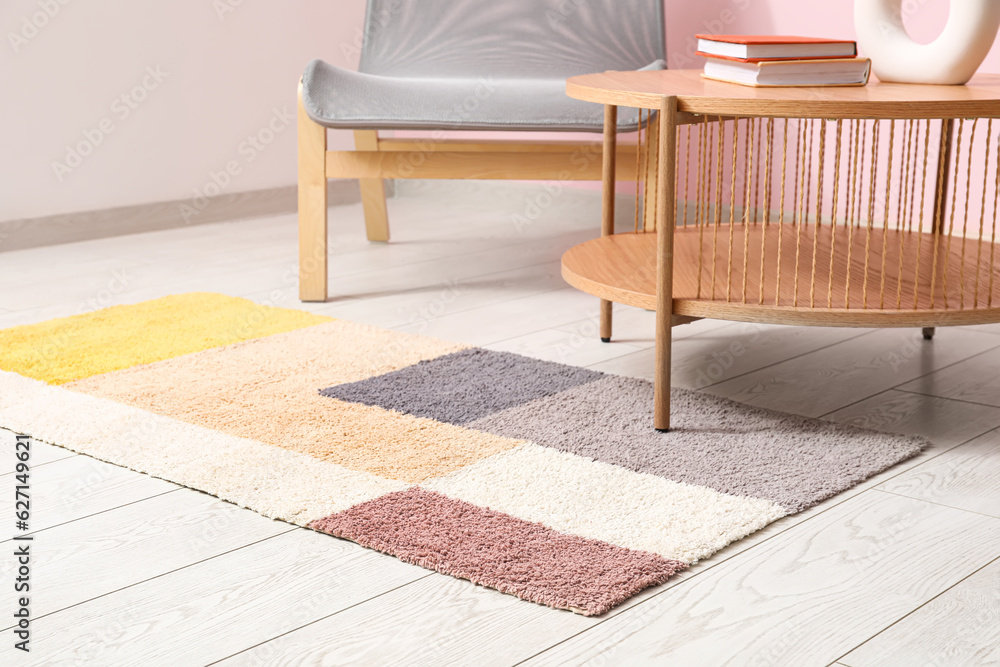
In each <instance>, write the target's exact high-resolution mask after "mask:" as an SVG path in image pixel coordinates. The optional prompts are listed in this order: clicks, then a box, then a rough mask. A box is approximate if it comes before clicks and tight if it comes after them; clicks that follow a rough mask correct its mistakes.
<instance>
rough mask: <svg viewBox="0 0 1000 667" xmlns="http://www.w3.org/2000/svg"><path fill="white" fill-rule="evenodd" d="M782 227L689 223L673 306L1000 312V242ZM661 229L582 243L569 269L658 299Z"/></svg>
mask: <svg viewBox="0 0 1000 667" xmlns="http://www.w3.org/2000/svg"><path fill="white" fill-rule="evenodd" d="M778 232H779V230H775V229H774V227H773V226H772V228H771V230H770V231H769V232H768V233H767V235H766V243H764V244H763V245H762V238H765V235H764V233H763V225H762V224H755V225H749V226H743V225H739V226H736V227H735V228H731V227H730V226H729V225H720V226H719V228H717V229H714V228H713V229H704V228H694V227H688V228H679V229H677V230H676V232H675V233H674V263H673V265H674V275H673V313H674V314H675V315H681V316H685V317H708V318H714V319H722V320H735V321H741V322H766V323H771V324H797V325H816V326H841V327H936V326H949V325H963V324H987V323H992V322H997V321H1000V269H998V268H994V267H993V265H992V264H991V261H990V260H991V259H992V258H994V257H996V258H1000V248H997V247H996V246H997V245H1000V244H992V243H986V242H983V243H979V242H978V241H976V240H971V239H966V240H965V243H964V244H963V242H962V239H960V238H959V239H954V238H953V239H951V240H950V241H949V239H948V237H947V236H942V235H934V234H929V233H920V232H906V231H903V232H899V231H896V230H885V232H884V234H883V230H881V229H873V230H871V231H869V230H867V229H865V228H853V229H844V228H842V227H840V228H835V227H831V226H823V227H820V228H819V231H818V233H817V232H816V229H815V228H814V227H812V226H810V227H807V228H801V229H796V228H795V226H793V225H785V226H783V227H781V229H780V234H779V233H778ZM779 236H780V239H781V244H780V249H779V243H778V239H779ZM656 237H657V235H656V233H627V234H615V235H612V236H603V237H600V238H596V239H593V240H591V241H587V242H585V243H582V244H580V245H578V246H575V247H573V248H571V249H570V250H569V251H567V252H566V254H565V255H563V259H562V275H563V277H564V278H565V279H566V281H567V282H568V283H569V284H570V285H573V286H574V287H576V288H578V289H580V290H582V291H584V292H587V293H589V294H593V295H594V296H598V297H601V298H602V299H607V300H609V301H614V302H617V303H623V304H626V305H630V306H638V307H640V308H648V309H655V308H656V243H657V238H656ZM949 245H950V246H951V247H950V249H949ZM963 245H964V248H963ZM935 246H937V247H936V248H935ZM866 247H867V249H868V252H867V253H866ZM796 248H798V249H799V250H798V252H796ZM699 250H700V251H699ZM745 252H746V254H747V255H748V256H749V264H746V265H745V264H744V256H745ZM814 253H815V256H816V258H817V261H816V262H815V264H814V263H813V256H814ZM883 255H884V262H883ZM779 256H780V264H779ZM713 257H714V259H715V261H714V262H713ZM831 257H832V258H833V262H832V264H833V268H832V271H831V260H830V258H831ZM866 260H867V261H866ZM900 260H902V261H900ZM762 263H763V272H762V271H761V265H762ZM848 266H850V279H849V280H848V276H846V275H845V274H846V273H847V267H848ZM720 267H721V268H720ZM744 267H745V268H746V270H745V271H744ZM779 267H780V274H779ZM713 268H714V273H715V275H714V277H713V275H712V273H713ZM727 269H728V270H727ZM699 273H700V277H701V280H700V283H699ZM727 274H728V275H727ZM831 278H832V285H833V289H832V290H831V289H830V287H831ZM713 284H714V286H715V289H714V293H713ZM762 285H763V289H762V288H761V286H762ZM848 295H849V298H848Z"/></svg>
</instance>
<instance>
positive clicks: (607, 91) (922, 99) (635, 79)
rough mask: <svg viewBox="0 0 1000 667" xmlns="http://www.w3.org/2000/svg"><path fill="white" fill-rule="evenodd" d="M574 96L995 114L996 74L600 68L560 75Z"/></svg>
mask: <svg viewBox="0 0 1000 667" xmlns="http://www.w3.org/2000/svg"><path fill="white" fill-rule="evenodd" d="M566 93H567V94H568V95H569V96H570V97H573V98H576V99H579V100H586V101H588V102H597V103H599V104H613V105H617V106H626V107H635V108H643V109H659V108H660V101H661V100H662V98H663V97H664V96H670V95H675V96H676V97H677V110H678V111H679V112H687V113H698V114H711V115H723V116H726V115H729V116H740V115H749V116H754V115H759V116H772V117H818V118H961V117H969V118H971V117H979V118H985V117H1000V75H998V74H978V75H976V76H975V77H973V79H972V80H971V81H970V82H969V83H968V84H966V85H964V86H932V85H923V84H903V83H881V82H879V81H876V80H874V79H873V80H872V82H871V83H869V84H868V85H867V86H821V87H781V88H754V87H751V86H740V85H737V84H732V83H724V82H721V81H713V80H711V79H705V78H703V77H702V76H701V70H661V71H645V72H602V73H597V74H583V75H581V76H574V77H572V78H570V79H568V80H567V81H566Z"/></svg>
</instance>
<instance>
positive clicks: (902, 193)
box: [896, 119, 919, 310]
mask: <svg viewBox="0 0 1000 667" xmlns="http://www.w3.org/2000/svg"><path fill="white" fill-rule="evenodd" d="M914 122H915V121H913V120H912V119H910V120H908V121H907V122H906V125H904V127H905V130H904V134H905V136H906V146H905V148H904V149H903V155H904V159H903V171H902V172H901V173H900V176H901V180H900V187H899V199H898V201H897V202H896V236H898V237H899V247H898V248H897V249H896V250H897V254H898V255H899V266H898V268H897V269H896V310H899V308H900V306H901V305H902V304H903V240H904V234H903V232H904V230H905V229H906V226H907V225H906V202H907V201H909V200H907V197H910V199H912V198H913V195H912V193H911V192H910V157H911V153H912V151H913V125H914ZM916 166H917V165H916V158H914V159H913V172H914V173H916V171H917V170H916ZM917 259H919V257H918V258H917Z"/></svg>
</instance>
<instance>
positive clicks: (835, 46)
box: [695, 35, 858, 62]
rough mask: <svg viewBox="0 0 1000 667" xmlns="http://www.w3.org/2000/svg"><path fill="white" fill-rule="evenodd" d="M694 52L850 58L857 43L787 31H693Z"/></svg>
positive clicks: (745, 57)
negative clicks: (733, 33) (741, 33)
mask: <svg viewBox="0 0 1000 667" xmlns="http://www.w3.org/2000/svg"><path fill="white" fill-rule="evenodd" d="M695 37H697V38H698V55H699V56H707V57H710V58H726V59H728V60H738V61H741V62H760V61H762V60H808V59H813V58H816V59H819V58H853V57H855V56H857V55H858V46H857V44H856V43H855V42H853V41H849V40H838V39H824V38H821V37H790V36H787V35H695Z"/></svg>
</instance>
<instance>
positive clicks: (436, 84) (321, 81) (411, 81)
mask: <svg viewBox="0 0 1000 667" xmlns="http://www.w3.org/2000/svg"><path fill="white" fill-rule="evenodd" d="M665 67H666V63H664V62H663V61H662V60H660V61H657V62H654V63H652V64H651V65H649V66H647V67H644V68H643V69H665ZM302 100H303V104H304V106H305V109H306V113H308V114H309V116H310V118H312V119H313V120H314V121H316V122H317V123H319V124H321V125H325V126H327V127H335V128H350V129H373V130H375V129H378V130H427V129H435V130H541V131H566V132H600V131H601V130H602V128H603V127H604V109H603V107H602V106H601V105H600V104H594V103H592V102H583V101H580V100H574V99H572V98H570V97H567V96H566V81H565V79H553V78H546V79H536V78H532V79H493V78H490V77H488V76H484V77H482V78H479V79H473V78H451V77H450V78H434V79H430V78H400V77H387V76H377V75H373V74H364V73H360V72H354V71H351V70H345V69H343V68H340V67H335V66H333V65H330V64H328V63H325V62H323V61H321V60H314V61H312V62H311V63H309V66H308V67H307V68H306V71H305V74H304V75H303V77H302ZM637 125H638V111H637V110H636V109H628V108H622V109H620V111H619V114H618V131H619V132H629V131H635V129H636V127H637Z"/></svg>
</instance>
